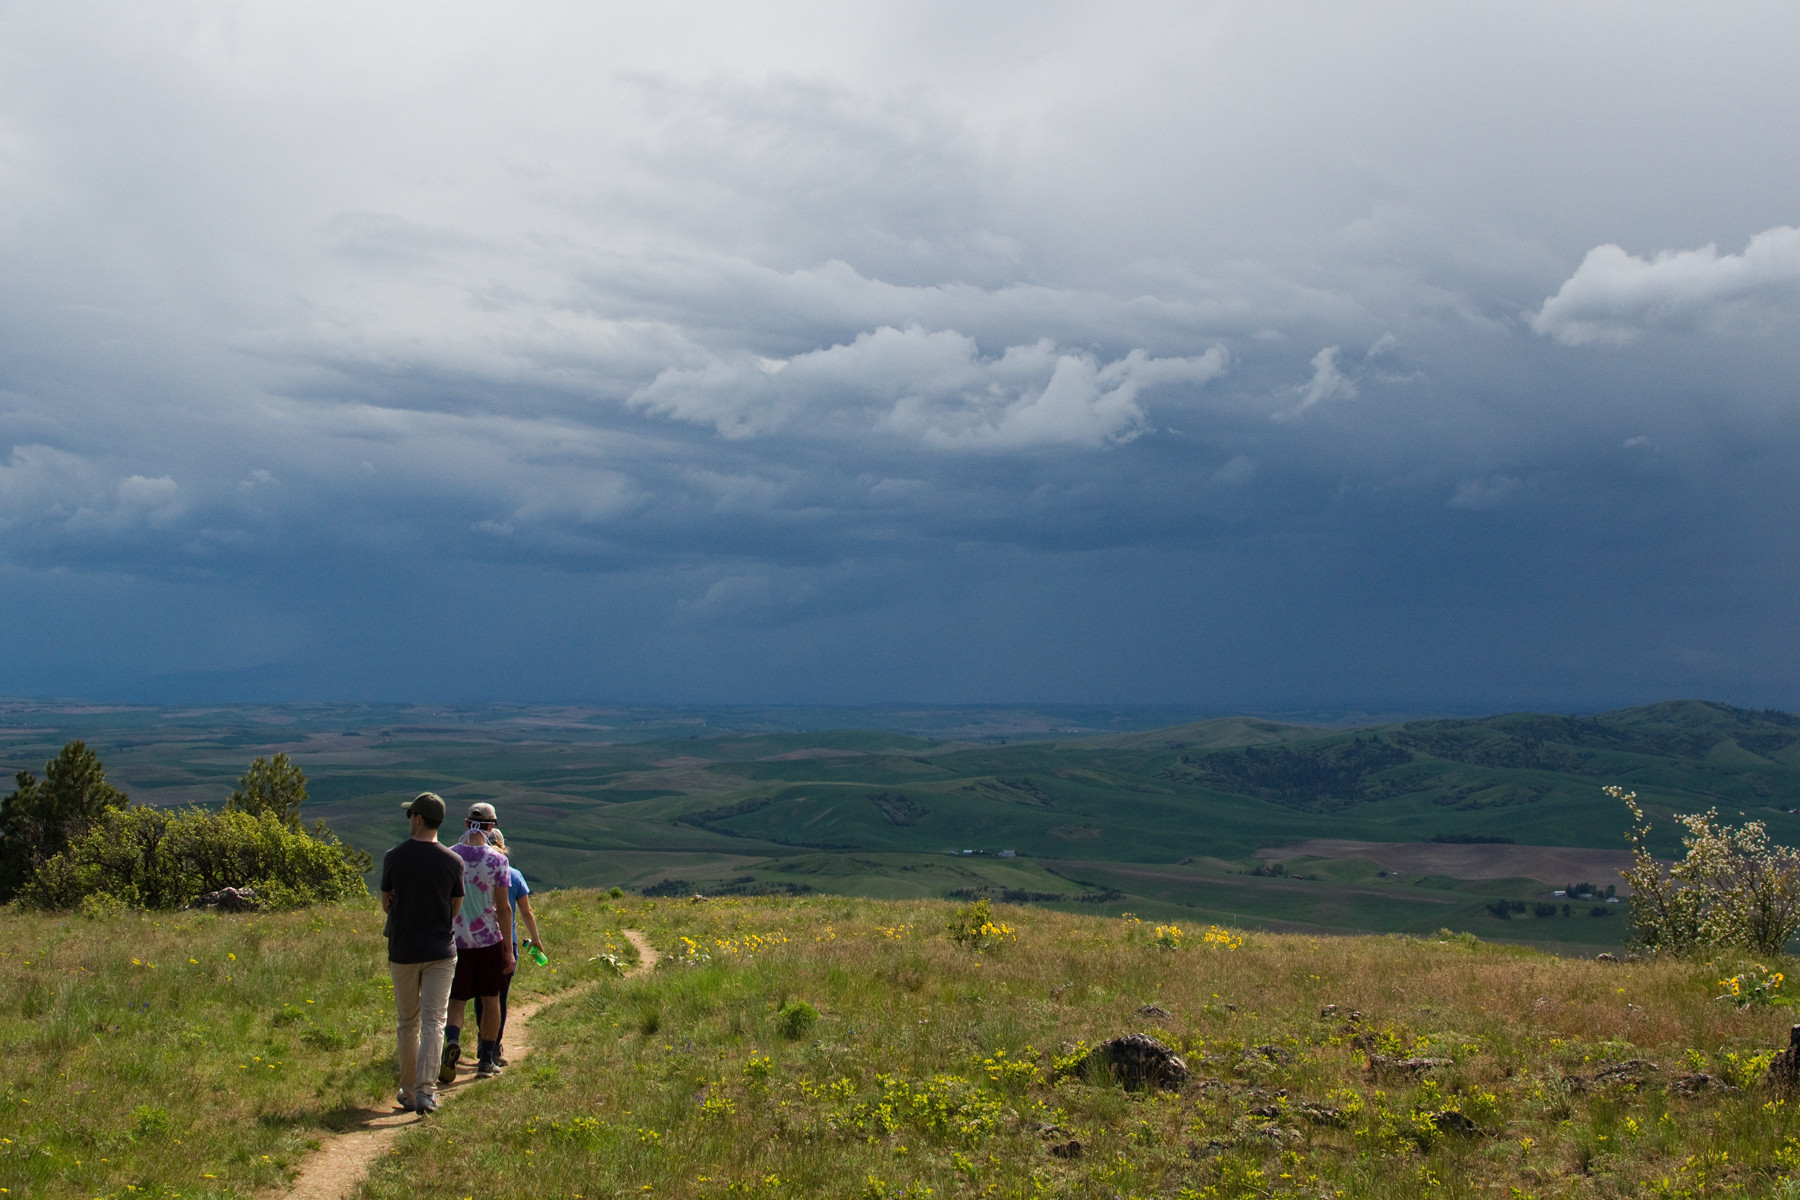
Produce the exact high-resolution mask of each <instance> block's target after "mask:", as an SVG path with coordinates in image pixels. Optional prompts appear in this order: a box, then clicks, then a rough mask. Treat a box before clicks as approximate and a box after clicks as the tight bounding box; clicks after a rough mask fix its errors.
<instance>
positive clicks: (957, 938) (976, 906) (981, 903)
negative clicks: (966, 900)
mask: <svg viewBox="0 0 1800 1200" xmlns="http://www.w3.org/2000/svg"><path fill="white" fill-rule="evenodd" d="M950 940H951V941H953V942H955V943H956V944H957V945H959V946H962V947H963V948H965V949H968V950H973V951H975V952H976V953H980V952H981V951H983V950H994V949H997V948H999V947H1000V946H1002V945H1004V944H1005V943H1007V942H1016V941H1018V940H1019V935H1018V934H1017V933H1016V932H1015V931H1014V930H1013V927H1012V926H1011V925H1007V924H1003V923H1001V922H999V921H996V920H994V914H993V910H992V909H990V908H989V907H988V902H987V899H986V898H985V897H983V898H982V899H980V900H977V901H975V903H973V904H970V905H968V906H966V907H964V908H959V909H957V910H956V919H955V920H953V921H951V922H950Z"/></svg>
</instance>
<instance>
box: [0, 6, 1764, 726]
mask: <svg viewBox="0 0 1800 1200" xmlns="http://www.w3.org/2000/svg"><path fill="white" fill-rule="evenodd" d="M107 12H108V13H109V14H110V16H109V19H106V20H94V19H90V17H91V14H87V13H85V12H83V11H77V10H72V9H58V8H54V7H52V8H39V9H32V10H19V11H17V12H14V13H11V14H9V15H8V16H7V17H6V18H5V20H4V23H0V61H3V63H4V67H5V69H4V70H3V71H0V182H3V183H4V189H3V194H4V195H5V196H6V200H5V202H4V207H0V267H4V270H0V332H3V334H4V336H3V337H0V610H3V611H0V619H4V622H5V627H6V628H7V629H8V630H9V634H8V636H7V637H6V638H5V639H0V672H5V674H6V677H7V678H10V679H13V680H15V681H17V682H16V684H15V686H16V687H19V688H25V689H28V690H38V691H84V690H85V691H94V690H96V689H101V690H103V689H105V688H109V687H110V688H113V689H115V690H116V689H125V690H130V689H132V688H136V689H139V690H140V691H141V692H143V693H144V694H152V693H154V692H155V690H156V689H157V688H159V687H168V688H176V689H177V690H179V689H180V688H182V687H190V686H201V684H197V683H195V682H194V681H195V680H203V681H210V682H206V683H205V684H204V686H206V687H215V686H216V687H220V688H226V689H229V688H231V687H239V688H242V689H247V692H246V694H249V693H251V692H254V693H255V694H257V695H259V696H268V695H272V694H277V693H280V692H281V691H282V689H287V690H288V691H290V692H292V693H293V694H295V695H307V696H321V697H329V696H421V695H441V696H444V697H446V698H450V697H455V698H482V697H499V696H504V697H509V698H522V699H541V698H562V697H576V696H605V697H610V698H619V699H642V700H660V701H670V700H681V699H696V700H699V699H705V700H734V699H742V700H792V701H798V700H818V701H833V702H844V701H856V700H874V699H890V698H904V699H919V700H946V701H977V700H994V701H999V700H1008V699H1032V700H1039V701H1050V700H1067V701H1079V700H1107V701H1146V702H1148V701H1161V702H1173V703H1195V704H1202V705H1213V706H1218V707H1225V708H1229V707H1236V706H1242V705H1260V706H1283V705H1318V704H1334V703H1338V704H1356V705H1368V706H1374V707H1384V708H1386V707H1393V706H1395V705H1417V706H1439V707H1446V706H1447V707H1480V706H1487V705H1509V704H1514V703H1534V704H1551V705H1564V704H1568V705H1585V704H1590V703H1591V704H1603V703H1609V702H1613V701H1623V700H1632V699H1642V698H1652V697H1656V696H1662V695H1669V694H1677V693H1694V694H1707V695H1713V696H1718V697H1720V698H1724V699H1737V700H1743V701H1746V702H1756V703H1783V704H1800V693H1796V692H1795V691H1794V690H1793V685H1792V684H1791V682H1789V681H1790V680H1791V679H1792V678H1793V677H1794V670H1793V668H1794V667H1795V666H1797V665H1800V660H1797V653H1800V646H1796V644H1795V641H1794V638H1793V637H1792V636H1791V634H1790V633H1789V632H1788V629H1789V621H1788V618H1787V615H1786V609H1787V603H1788V597H1789V596H1791V595H1792V594H1793V587H1794V584H1795V583H1796V582H1800V581H1797V580H1796V579H1795V578H1794V575H1795V574H1796V561H1797V560H1796V555H1795V549H1794V546H1793V544H1792V542H1793V539H1792V534H1791V532H1790V531H1791V530H1792V529H1793V528H1795V527H1796V521H1797V520H1800V494H1796V485H1795V483H1794V482H1793V480H1794V479H1795V478H1796V476H1795V474H1794V473H1793V472H1792V471H1791V470H1790V469H1789V463H1790V461H1791V460H1792V458H1793V456H1794V453H1795V451H1796V450H1800V425H1797V421H1796V415H1795V414H1796V406H1795V404H1794V400H1793V393H1792V387H1791V383H1790V380H1791V379H1792V378H1793V376H1794V371H1795V368H1796V367H1800V363H1796V362H1795V361H1794V359H1795V357H1796V351H1795V349H1794V346H1795V345H1796V344H1797V343H1796V342H1795V340H1794V339H1793V338H1792V337H1791V336H1790V335H1791V332H1792V330H1791V326H1792V324H1793V320H1794V317H1795V315H1796V307H1797V305H1800V300H1797V299H1796V297H1797V296H1800V291H1797V290H1796V289H1797V285H1796V280H1797V279H1800V267H1797V266H1796V263H1795V260H1796V253H1797V252H1796V249H1795V245H1796V238H1797V237H1800V234H1796V233H1795V230H1794V228H1793V227H1792V226H1793V222H1794V220H1795V219H1796V218H1795V215H1794V214H1793V213H1792V211H1791V202H1792V197H1793V196H1794V195H1795V194H1800V192H1797V185H1800V165H1796V164H1795V162H1793V161H1792V160H1791V156H1780V155H1772V154H1770V153H1769V152H1768V150H1767V146H1766V138H1765V137H1764V136H1763V134H1762V133H1761V132H1760V131H1763V130H1766V129H1768V128H1777V127H1781V124H1782V117H1783V115H1784V114H1785V115H1786V116H1789V117H1792V116H1794V115H1795V114H1794V113H1793V112H1792V111H1791V110H1792V109H1794V108H1795V107H1796V105H1800V101H1796V100H1795V99H1794V98H1793V96H1792V94H1791V92H1792V90H1791V88H1790V87H1789V86H1788V83H1787V81H1788V80H1790V79H1791V78H1792V75H1793V69H1794V67H1795V66H1796V64H1795V63H1794V61H1793V58H1794V52H1793V50H1792V47H1794V46H1796V45H1800V40H1797V39H1796V38H1795V37H1793V36H1791V35H1792V34H1793V33H1795V32H1800V31H1796V30H1794V29H1793V28H1792V26H1794V25H1795V24H1796V22H1797V20H1800V18H1796V17H1795V15H1794V13H1793V11H1791V10H1789V9H1785V8H1782V7H1780V6H1775V5H1757V4H1752V5H1745V6H1735V7H1732V8H1730V9H1728V10H1724V9H1721V10H1709V11H1707V12H1704V13H1702V12H1697V11H1695V10H1691V9H1689V8H1685V7H1681V6H1674V5H1651V6H1649V7H1647V8H1646V7H1639V8H1636V9H1633V10H1632V11H1631V13H1630V14H1626V15H1623V16H1621V15H1620V14H1617V13H1612V14H1611V15H1608V13H1609V12H1610V10H1608V11H1607V12H1602V11H1600V10H1593V11H1582V12H1571V11H1570V10H1568V9H1567V8H1566V6H1555V7H1553V6H1549V5H1537V6H1534V5H1526V6H1524V7H1522V8H1519V7H1515V8H1513V9H1509V10H1507V11H1506V12H1505V13H1504V14H1501V13H1498V12H1496V13H1476V12H1472V11H1462V10H1456V11H1454V12H1453V11H1451V10H1446V9H1442V8H1437V7H1432V6H1427V5H1412V4H1397V5H1391V6H1386V7H1378V8H1376V9H1367V8H1364V9H1361V10H1358V11H1356V12H1350V11H1349V10H1342V9H1337V8H1332V7H1330V6H1317V7H1313V8H1303V9H1300V10H1280V11H1277V10H1267V11H1264V10H1256V11H1254V12H1252V11H1250V10H1244V9H1240V8H1236V7H1233V6H1228V5H1226V6H1221V5H1175V4H1170V5H1154V4H1153V5H1149V6H1143V7H1140V8H1136V9H1133V10H1131V11H1130V12H1129V13H1125V12H1119V11H1114V10H1102V9H1099V8H1095V7H1092V6H1079V5H1048V6H1044V5H1033V6H1031V7H1030V8H1025V7H1024V6H1008V5H999V6H994V7H993V8H992V9H991V11H990V10H984V11H983V12H982V13H980V14H974V13H970V12H968V11H966V10H965V9H964V8H958V9H954V10H952V9H950V8H948V7H947V6H946V7H936V6H933V5H923V6H920V5H909V6H902V7H900V8H895V9H892V10H865V11H860V12H858V13H855V14H847V13H845V12H843V11H842V10H840V9H836V8H833V9H825V8H823V7H821V6H808V5H804V4H792V5H786V4H784V5H778V6H775V7H773V8H770V7H767V6H764V7H763V8H761V9H758V10H756V11H755V12H754V13H751V12H749V11H748V10H746V11H745V12H744V13H740V14H728V13H719V12H716V11H711V10H709V11H708V12H707V13H706V16H705V19H704V20H702V19H698V17H697V15H696V14H695V13H688V12H685V11H684V10H681V9H680V8H679V6H677V7H676V8H667V7H665V8H660V9H653V10H643V11H642V12H636V13H632V14H624V13H619V12H612V13H609V14H607V15H606V16H605V18H604V21H605V27H604V28H602V26H601V25H600V22H601V21H602V17H601V15H600V14H598V13H595V12H591V11H589V10H588V9H586V8H583V7H581V6H575V5H560V6H559V5H549V6H544V7H542V8H540V9H538V10H535V11H533V12H532V13H530V14H527V15H520V14H516V13H512V12H509V11H506V10H498V9H494V8H492V7H484V6H480V5H475V4H451V5H447V6H445V7H444V8H443V9H442V11H441V12H440V13H439V14H438V16H439V19H438V20H434V22H432V24H431V27H430V28H428V29H421V28H420V27H419V25H418V23H417V22H416V21H415V20H413V19H412V18H411V17H410V16H409V15H408V14H407V13H406V12H405V11H403V10H400V9H395V8H386V7H383V6H375V7H373V8H371V7H369V6H366V5H365V6H349V5H342V6H334V5H309V6H303V7H302V6H294V7H281V6H265V7H262V8H259V9H257V10H255V11H239V10H230V11H227V10H221V9H216V8H215V7H214V6H212V5H210V4H206V3H200V2H198V0H196V2H195V3H192V4H174V5H169V6H163V7H160V8H158V9H155V10H142V9H131V8H126V7H120V8H116V9H109V10H107ZM826 18H829V19H826ZM1717 246H1724V247H1727V248H1728V249H1727V250H1726V251H1724V252H1721V251H1719V250H1718V249H1716V248H1715V247H1717ZM1738 246H1742V247H1744V248H1743V249H1742V250H1741V251H1740V250H1737V249H1733V248H1734V247H1738ZM1695 247H1701V248H1699V249H1695ZM182 680H186V681H187V682H185V683H182V682H180V681H182ZM172 681H173V682H172ZM234 681H235V682H234ZM0 690H4V689H0Z"/></svg>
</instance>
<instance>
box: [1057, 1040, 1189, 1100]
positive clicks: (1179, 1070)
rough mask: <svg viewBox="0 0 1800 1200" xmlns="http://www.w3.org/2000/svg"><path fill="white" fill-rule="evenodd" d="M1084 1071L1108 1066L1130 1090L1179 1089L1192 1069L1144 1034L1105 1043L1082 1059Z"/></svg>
mask: <svg viewBox="0 0 1800 1200" xmlns="http://www.w3.org/2000/svg"><path fill="white" fill-rule="evenodd" d="M1081 1065H1082V1069H1083V1070H1084V1071H1087V1070H1090V1069H1093V1068H1096V1067H1104V1068H1105V1070H1106V1072H1107V1074H1109V1075H1111V1076H1112V1077H1113V1078H1114V1079H1115V1080H1117V1081H1118V1082H1119V1084H1120V1085H1121V1086H1123V1087H1124V1088H1125V1089H1126V1090H1128V1091H1136V1090H1138V1089H1139V1088H1146V1087H1153V1088H1157V1089H1160V1090H1162V1091H1179V1090H1180V1089H1181V1087H1182V1085H1183V1084H1185V1083H1187V1081H1188V1079H1189V1077H1190V1075H1191V1072H1190V1071H1189V1070H1188V1065H1187V1063H1186V1062H1185V1061H1183V1060H1182V1057H1181V1056H1180V1055H1179V1054H1176V1053H1175V1052H1174V1051H1173V1050H1171V1049H1169V1048H1168V1047H1167V1046H1165V1045H1163V1044H1162V1043H1161V1042H1159V1041H1157V1040H1156V1039H1155V1038H1153V1037H1150V1036H1148V1035H1146V1034H1142V1033H1128V1034H1126V1035H1125V1036H1124V1037H1116V1038H1113V1039H1112V1040H1111V1041H1110V1042H1101V1043H1100V1044H1099V1045H1098V1046H1095V1047H1094V1048H1093V1049H1092V1050H1090V1051H1088V1053H1087V1057H1085V1058H1084V1059H1082V1060H1081Z"/></svg>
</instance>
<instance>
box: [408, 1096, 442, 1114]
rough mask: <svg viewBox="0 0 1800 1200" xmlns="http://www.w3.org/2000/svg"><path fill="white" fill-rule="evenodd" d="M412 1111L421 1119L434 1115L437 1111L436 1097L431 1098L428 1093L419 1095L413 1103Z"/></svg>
mask: <svg viewBox="0 0 1800 1200" xmlns="http://www.w3.org/2000/svg"><path fill="white" fill-rule="evenodd" d="M412 1110H413V1111H414V1112H416V1113H418V1114H419V1115H420V1116H421V1117H429V1116H430V1115H431V1114H432V1113H434V1112H436V1111H437V1110H438V1102H437V1097H436V1096H433V1095H432V1094H431V1093H429V1092H423V1093H421V1094H420V1095H419V1097H418V1099H416V1100H414V1101H413V1108H412Z"/></svg>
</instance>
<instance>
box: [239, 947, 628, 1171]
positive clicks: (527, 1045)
mask: <svg viewBox="0 0 1800 1200" xmlns="http://www.w3.org/2000/svg"><path fill="white" fill-rule="evenodd" d="M625 937H626V938H627V939H628V940H629V941H630V942H631V944H632V945H633V946H635V947H637V952H638V961H637V965H636V966H634V967H632V968H631V969H630V970H629V971H627V972H626V973H625V975H626V978H630V977H631V976H634V975H642V974H643V973H644V972H646V971H648V970H649V969H650V968H651V967H654V966H655V965H656V960H657V959H659V958H661V957H662V955H660V954H658V953H657V952H656V949H655V948H654V947H653V946H651V945H650V940H649V939H648V938H646V937H645V936H644V935H643V934H641V933H639V932H638V931H637V930H635V929H627V930H625ZM577 990H579V989H577ZM573 994H575V993H574V992H561V993H559V994H557V995H554V996H546V997H544V998H543V999H541V1000H533V1001H530V1002H529V1003H526V1004H517V1005H514V1006H513V1007H512V1011H511V1012H510V1013H508V1014H507V1020H506V1057H507V1060H508V1061H509V1062H511V1063H512V1064H513V1066H512V1067H511V1068H509V1069H510V1070H517V1069H518V1064H519V1063H520V1062H521V1061H522V1060H523V1059H524V1058H525V1056H526V1055H528V1054H530V1053H531V1018H532V1017H533V1016H535V1015H537V1011H538V1009H540V1008H542V1007H543V1006H544V1005H545V1004H549V1003H553V1002H555V1001H557V1000H565V999H567V998H568V997H569V996H571V995H573ZM476 1082H477V1081H476V1079H475V1076H474V1075H473V1074H471V1073H469V1068H468V1066H467V1065H465V1066H464V1067H463V1073H461V1074H459V1075H458V1076H457V1080H456V1082H455V1083H451V1084H446V1085H442V1086H440V1087H439V1088H438V1099H439V1101H440V1102H441V1103H444V1104H449V1103H451V1102H453V1101H454V1100H455V1099H456V1096H457V1093H459V1092H461V1091H462V1090H463V1089H464V1088H466V1087H469V1086H471V1085H474V1084H476ZM425 1119H426V1118H424V1117H420V1116H417V1115H415V1114H413V1113H407V1112H376V1111H373V1110H369V1111H366V1112H365V1113H364V1114H363V1119H362V1120H361V1121H360V1122H359V1123H358V1124H357V1125H356V1127H355V1128H353V1129H348V1130H345V1131H344V1132H343V1133H340V1134H336V1135H334V1136H332V1137H328V1138H326V1139H325V1140H324V1141H323V1142H322V1143H321V1144H320V1146H319V1149H318V1150H317V1152H315V1153H313V1154H310V1155H308V1156H307V1157H306V1160H305V1161H304V1162H302V1163H301V1164H300V1174H299V1176H298V1177H296V1178H295V1180H294V1186H293V1187H292V1188H290V1189H288V1190H287V1191H285V1192H268V1193H265V1195H266V1196H268V1197H277V1196H285V1197H287V1198H288V1200H345V1198H347V1197H349V1196H352V1195H354V1194H355V1192H356V1189H357V1186H358V1185H359V1184H361V1183H362V1181H363V1179H364V1178H365V1177H367V1175H368V1174H369V1167H370V1166H371V1165H373V1164H374V1162H375V1160H376V1159H377V1158H379V1157H380V1156H381V1155H383V1154H385V1153H386V1152H387V1151H388V1150H389V1149H391V1148H392V1146H393V1144H394V1141H395V1139H396V1138H398V1137H399V1136H400V1135H401V1134H402V1133H403V1132H405V1131H406V1130H407V1129H409V1128H411V1127H412V1126H414V1125H417V1124H418V1123H419V1122H421V1121H423V1120H425Z"/></svg>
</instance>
